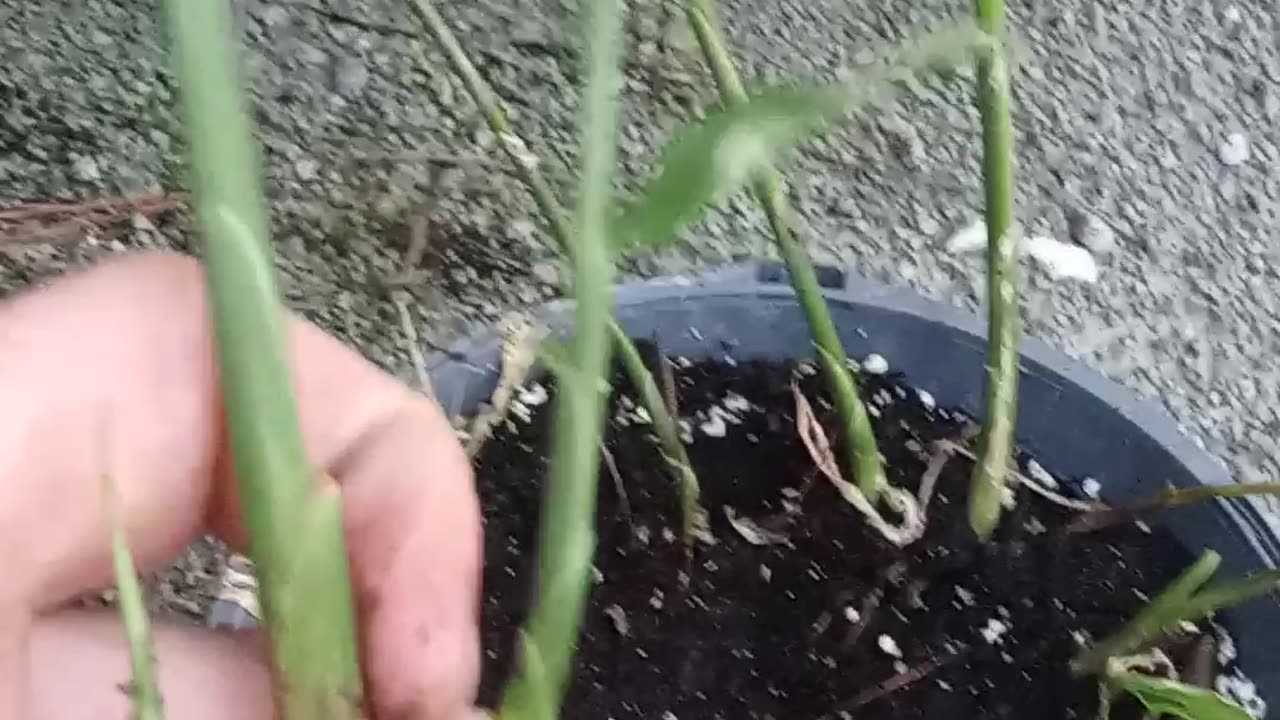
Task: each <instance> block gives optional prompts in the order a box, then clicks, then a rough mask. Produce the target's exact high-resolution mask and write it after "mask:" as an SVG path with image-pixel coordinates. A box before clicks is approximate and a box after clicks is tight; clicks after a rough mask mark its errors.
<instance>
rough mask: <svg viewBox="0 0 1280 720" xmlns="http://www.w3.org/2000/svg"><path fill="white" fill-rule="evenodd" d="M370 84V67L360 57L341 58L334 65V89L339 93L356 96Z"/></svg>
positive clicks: (344, 95) (348, 96) (351, 96)
mask: <svg viewBox="0 0 1280 720" xmlns="http://www.w3.org/2000/svg"><path fill="white" fill-rule="evenodd" d="M368 84H369V68H368V67H366V66H365V63H364V60H361V59H360V58H358V57H343V58H339V59H338V61H337V62H336V63H334V66H333V89H334V90H335V91H337V93H338V94H339V95H342V96H343V97H347V98H354V97H356V96H358V95H360V93H362V92H364V89H365V86H367V85H368Z"/></svg>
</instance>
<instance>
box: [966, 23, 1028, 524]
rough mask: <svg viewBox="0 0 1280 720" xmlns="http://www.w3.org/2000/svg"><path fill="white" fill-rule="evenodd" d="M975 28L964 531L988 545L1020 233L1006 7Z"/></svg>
mask: <svg viewBox="0 0 1280 720" xmlns="http://www.w3.org/2000/svg"><path fill="white" fill-rule="evenodd" d="M975 10H976V15H977V20H978V26H979V27H980V28H981V29H982V30H983V31H984V32H986V33H987V34H988V35H989V36H990V37H991V38H993V39H994V40H995V44H994V45H993V46H991V47H990V48H987V49H985V50H984V51H981V52H980V54H979V57H978V108H979V109H980V110H981V112H982V154H983V164H982V179H983V186H984V188H985V194H986V208H987V212H986V215H987V417H986V422H985V423H984V424H983V428H982V439H981V442H980V446H979V451H978V460H977V462H976V463H975V464H974V468H973V482H972V489H971V490H970V497H969V525H970V527H972V528H973V531H974V533H975V534H977V536H978V537H980V538H984V539H985V538H987V537H989V536H990V535H991V533H992V532H993V531H994V530H995V528H996V524H997V523H998V522H999V521H1000V509H1001V500H1002V499H1003V494H1004V486H1005V475H1006V474H1007V472H1008V466H1009V457H1010V456H1011V455H1012V454H1013V443H1014V425H1015V423H1016V422H1017V419H1018V355H1019V353H1018V343H1019V337H1020V335H1021V333H1022V317H1021V314H1020V313H1021V310H1020V306H1019V300H1018V242H1019V240H1020V238H1019V237H1018V233H1019V231H1018V228H1017V225H1016V223H1015V221H1014V216H1013V119H1012V114H1011V112H1010V97H1009V65H1008V61H1007V58H1006V57H1005V50H1004V37H1005V30H1004V0H976V6H975Z"/></svg>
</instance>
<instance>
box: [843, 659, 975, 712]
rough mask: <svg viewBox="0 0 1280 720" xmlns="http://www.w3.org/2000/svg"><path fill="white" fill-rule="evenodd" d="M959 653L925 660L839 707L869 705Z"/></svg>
mask: <svg viewBox="0 0 1280 720" xmlns="http://www.w3.org/2000/svg"><path fill="white" fill-rule="evenodd" d="M961 654H962V653H961V652H954V653H952V654H950V655H947V656H946V657H942V658H935V659H932V660H927V661H925V662H923V663H921V664H919V665H917V666H915V667H913V668H910V669H908V670H907V671H906V672H900V673H898V674H897V675H894V676H893V677H890V678H889V679H887V680H885V681H884V682H881V683H879V684H878V685H875V686H873V687H869V688H867V689H866V690H863V691H862V692H860V693H858V694H857V695H855V696H854V698H853V699H852V700H850V701H849V702H847V703H845V704H844V705H842V706H841V709H842V710H845V711H852V710H857V709H858V708H860V707H862V706H863V705H869V704H871V703H873V702H875V701H876V700H879V699H881V698H884V697H887V696H889V695H892V694H893V693H896V692H898V691H899V690H902V689H904V688H907V687H910V686H911V685H913V684H915V683H917V682H920V681H921V680H923V679H925V678H927V677H929V675H930V674H932V673H933V671H935V670H937V669H938V668H940V667H942V666H944V665H947V664H948V663H951V662H953V661H954V660H955V659H956V658H958V657H960V655H961Z"/></svg>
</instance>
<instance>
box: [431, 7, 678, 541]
mask: <svg viewBox="0 0 1280 720" xmlns="http://www.w3.org/2000/svg"><path fill="white" fill-rule="evenodd" d="M412 7H413V9H414V11H415V13H416V14H417V16H418V19H419V20H420V21H421V22H422V25H423V27H424V28H426V30H427V33H428V34H430V35H431V37H432V39H433V40H435V42H436V43H437V44H438V45H440V47H441V48H442V49H443V50H444V53H445V56H446V57H447V58H448V60H449V66H450V67H451V68H452V69H453V72H454V73H455V74H456V75H457V76H458V77H459V78H461V79H462V84H463V85H464V86H466V88H467V92H468V93H470V94H471V97H472V98H473V99H474V100H475V101H476V104H477V105H479V106H480V108H481V110H482V111H483V113H484V117H485V121H486V122H488V124H489V129H490V130H492V131H493V133H494V134H495V135H497V136H498V137H499V139H500V142H501V143H502V147H503V149H504V151H505V152H506V154H507V157H508V159H509V160H510V161H511V164H512V165H513V166H515V168H516V171H517V173H518V174H519V175H520V178H521V180H522V181H523V182H524V184H525V185H526V186H527V187H528V188H529V192H530V193H532V194H533V200H534V203H535V204H537V206H538V210H539V211H540V212H541V213H542V217H543V219H544V220H545V221H546V223H547V226H548V227H549V228H550V230H551V237H552V239H553V240H554V241H555V243H556V246H557V248H558V249H559V250H560V252H561V253H568V249H569V247H570V242H571V237H572V235H571V231H570V229H569V222H568V220H567V218H566V217H565V213H564V210H563V209H562V208H561V207H560V203H559V201H557V200H556V195H555V192H554V191H553V190H552V188H551V184H550V183H548V182H547V180H546V178H545V176H543V174H542V171H541V170H539V169H538V166H539V164H540V163H539V160H538V158H537V157H536V156H534V155H533V154H532V153H531V151H530V150H529V147H528V144H527V143H525V142H524V140H523V139H521V138H520V136H519V135H517V134H516V132H515V130H514V129H512V127H511V122H510V121H509V120H508V118H507V114H506V112H504V111H503V109H502V102H501V100H499V99H498V96H497V95H496V94H495V93H494V92H493V90H492V88H490V87H489V84H488V83H487V82H485V80H484V77H483V76H481V75H480V71H479V70H477V69H476V67H475V65H474V64H472V62H471V60H470V58H468V57H467V53H466V51H465V50H464V49H463V48H462V45H461V43H459V42H458V39H457V38H456V37H454V34H453V31H451V30H450V29H449V25H448V23H446V22H445V20H444V18H443V17H442V16H441V15H440V13H439V12H438V11H437V10H436V9H435V6H434V5H433V4H432V2H431V0H412ZM609 333H610V334H611V335H612V336H613V341H614V344H615V345H616V346H617V351H618V358H619V359H620V360H621V362H622V367H623V370H624V371H625V372H626V373H627V375H628V376H629V377H630V378H631V384H632V385H633V386H635V388H636V392H637V393H638V394H639V400H640V403H641V404H642V405H643V406H644V408H645V410H647V411H648V412H649V417H651V418H652V419H653V426H654V430H655V431H656V434H657V437H658V443H659V444H660V445H661V447H662V452H663V455H664V456H665V457H666V459H667V463H668V465H669V466H670V468H671V470H672V472H674V473H675V475H676V478H677V480H678V482H679V483H680V489H681V506H682V507H683V509H684V518H683V521H684V527H685V534H684V540H685V542H686V543H687V542H688V541H689V540H690V538H691V537H692V536H691V535H690V532H691V530H692V528H693V525H694V524H695V522H696V521H697V518H698V517H699V516H700V514H701V509H700V507H699V506H698V478H697V476H696V475H695V474H694V471H693V464H692V463H691V462H690V461H689V455H688V452H687V451H686V450H685V446H684V443H683V442H681V441H680V434H679V432H677V430H676V422H675V418H673V417H672V416H671V413H670V412H668V410H667V406H666V404H665V403H664V402H663V401H662V394H661V393H660V392H656V388H657V384H656V383H655V381H654V378H653V374H652V373H650V372H649V369H648V368H647V367H646V366H645V364H644V359H643V358H642V357H641V355H640V351H639V350H638V349H637V348H636V346H635V343H634V342H633V341H632V340H631V338H630V337H629V336H628V335H627V333H626V331H625V330H623V329H622V326H621V325H619V324H618V323H617V321H616V320H614V319H612V318H610V320H609Z"/></svg>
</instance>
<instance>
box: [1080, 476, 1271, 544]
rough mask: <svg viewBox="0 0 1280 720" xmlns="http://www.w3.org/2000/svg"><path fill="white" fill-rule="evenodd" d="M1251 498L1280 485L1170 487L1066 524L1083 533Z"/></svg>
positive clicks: (1082, 516)
mask: <svg viewBox="0 0 1280 720" xmlns="http://www.w3.org/2000/svg"><path fill="white" fill-rule="evenodd" d="M1251 495H1280V483H1233V484H1231V485H1213V486H1200V487H1191V488H1170V489H1168V490H1165V491H1163V492H1161V493H1159V494H1158V495H1156V496H1155V497H1153V498H1151V499H1149V500H1143V501H1141V502H1138V503H1134V504H1133V505H1126V506H1125V507H1118V508H1108V509H1106V510H1098V511H1096V512H1091V513H1086V514H1084V515H1081V516H1080V517H1078V518H1076V519H1075V520H1073V521H1072V522H1071V523H1070V524H1069V525H1067V532H1071V533H1083V532H1093V531H1095V530H1101V529H1103V528H1108V527H1112V526H1115V525H1119V524H1120V523H1123V522H1127V521H1129V520H1133V519H1134V518H1136V517H1139V516H1142V515H1146V514H1148V513H1153V512H1159V511H1161V510H1169V509H1171V508H1176V507H1182V506H1183V505H1193V504H1195V503H1198V502H1203V501H1205V500H1210V499H1212V498H1238V497H1249V496H1251Z"/></svg>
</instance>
